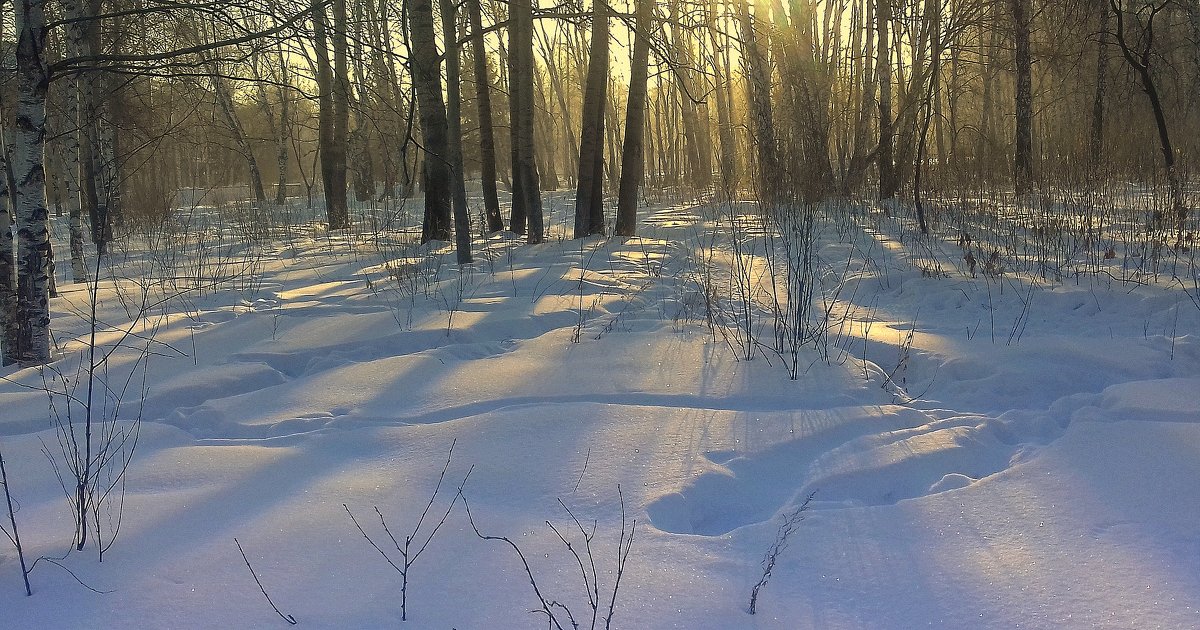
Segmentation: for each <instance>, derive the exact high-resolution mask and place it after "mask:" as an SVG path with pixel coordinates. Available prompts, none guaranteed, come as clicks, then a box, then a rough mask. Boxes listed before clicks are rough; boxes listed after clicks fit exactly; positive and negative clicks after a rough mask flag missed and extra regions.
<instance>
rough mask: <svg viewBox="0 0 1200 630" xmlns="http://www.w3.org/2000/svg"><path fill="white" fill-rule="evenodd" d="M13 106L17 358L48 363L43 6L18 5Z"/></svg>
mask: <svg viewBox="0 0 1200 630" xmlns="http://www.w3.org/2000/svg"><path fill="white" fill-rule="evenodd" d="M15 5H16V33H17V50H16V66H17V102H16V128H15V130H14V133H13V152H12V170H13V181H14V184H15V187H14V189H13V191H12V193H13V210H14V214H15V215H16V230H17V239H16V267H17V321H18V325H19V327H20V329H19V334H18V337H19V338H18V340H17V343H16V344H15V353H14V354H15V358H17V359H18V360H19V361H21V362H23V363H45V362H47V361H49V360H50V278H49V270H50V231H49V214H48V212H47V210H46V170H45V164H44V162H43V160H44V152H45V146H46V91H47V87H48V85H49V76H48V72H47V68H46V61H45V58H44V52H45V48H46V13H45V11H46V1H45V0H17V1H16V2H15Z"/></svg>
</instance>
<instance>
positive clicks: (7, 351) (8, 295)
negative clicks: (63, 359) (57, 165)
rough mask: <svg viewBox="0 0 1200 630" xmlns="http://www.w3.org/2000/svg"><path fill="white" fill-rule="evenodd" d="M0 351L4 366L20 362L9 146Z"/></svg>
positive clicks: (1, 215) (0, 247) (0, 179)
mask: <svg viewBox="0 0 1200 630" xmlns="http://www.w3.org/2000/svg"><path fill="white" fill-rule="evenodd" d="M0 161H2V162H3V163H2V164H0V167H2V168H0V350H2V351H3V365H12V364H13V363H16V362H17V361H18V360H20V353H19V352H17V349H18V348H19V347H20V346H21V326H20V323H19V321H18V317H19V311H18V310H17V266H16V248H15V243H14V241H13V211H12V203H11V202H12V195H11V190H10V188H9V185H8V183H9V177H8V172H9V168H8V166H9V165H8V150H7V143H5V146H3V147H0Z"/></svg>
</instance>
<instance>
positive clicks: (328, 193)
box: [312, 0, 350, 230]
mask: <svg viewBox="0 0 1200 630" xmlns="http://www.w3.org/2000/svg"><path fill="white" fill-rule="evenodd" d="M338 1H339V2H341V1H342V0H338ZM343 7H344V3H343ZM334 10H335V11H336V10H337V7H336V6H335V7H334ZM312 14H313V18H312V19H313V35H314V36H315V39H316V41H315V42H313V48H314V49H315V51H316V58H317V63H316V66H317V92H318V96H317V107H318V111H317V144H318V147H319V151H320V158H321V187H322V188H323V189H324V191H325V216H326V220H327V221H328V222H329V229H330V230H341V229H345V228H347V227H349V223H350V215H349V211H348V209H347V207H346V144H345V141H346V136H345V133H344V127H343V125H342V124H341V114H342V113H343V111H344V110H343V109H342V107H340V106H339V105H338V100H339V97H340V95H341V93H343V89H342V88H340V87H338V86H337V84H338V83H340V82H341V81H340V78H339V77H336V76H335V74H336V73H335V70H334V64H333V62H331V61H330V58H329V47H330V43H331V42H330V40H331V37H330V34H329V32H328V31H329V27H328V19H327V16H326V15H325V2H324V1H323V0H313V3H312ZM335 30H336V27H335ZM332 39H334V40H336V39H337V35H336V33H335V34H334V35H333V38H332ZM343 39H344V38H343ZM334 46H335V47H336V44H334ZM335 56H336V52H335ZM339 130H342V131H343V133H342V135H341V137H340V138H339V136H338V132H339Z"/></svg>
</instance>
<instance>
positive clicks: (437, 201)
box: [408, 0, 452, 243]
mask: <svg viewBox="0 0 1200 630" xmlns="http://www.w3.org/2000/svg"><path fill="white" fill-rule="evenodd" d="M408 23H409V29H410V30H411V37H412V48H411V50H412V53H411V54H412V57H411V59H410V64H411V66H412V79H413V88H414V90H415V91H416V93H417V110H418V111H419V112H420V114H421V139H422V145H423V146H422V148H423V149H424V153H425V160H424V162H425V168H424V169H423V171H422V172H423V173H424V180H423V187H424V189H425V221H424V224H423V227H422V229H421V242H422V243H428V242H429V241H432V240H438V241H448V240H450V207H451V206H450V195H451V191H450V187H451V183H450V177H451V168H452V165H451V163H450V157H451V156H450V153H449V144H448V141H447V138H446V135H447V125H446V105H445V103H443V101H442V69H441V63H440V61H439V59H438V50H437V40H436V35H435V33H434V27H433V2H432V1H431V0H411V1H410V3H409V5H408Z"/></svg>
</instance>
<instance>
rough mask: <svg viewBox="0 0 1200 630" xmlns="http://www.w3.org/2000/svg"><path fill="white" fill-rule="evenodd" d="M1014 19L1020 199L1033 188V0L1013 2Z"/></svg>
mask: <svg viewBox="0 0 1200 630" xmlns="http://www.w3.org/2000/svg"><path fill="white" fill-rule="evenodd" d="M1009 5H1010V7H1011V9H1012V18H1013V43H1014V46H1015V54H1016V57H1015V60H1014V63H1015V66H1016V83H1017V87H1016V108H1017V109H1016V112H1017V116H1016V122H1017V125H1016V140H1015V142H1016V149H1015V153H1014V156H1013V186H1014V188H1015V189H1016V192H1017V196H1018V197H1021V196H1024V195H1027V194H1029V192H1030V189H1031V188H1032V186H1033V60H1032V56H1031V54H1030V49H1029V27H1030V11H1029V0H1009Z"/></svg>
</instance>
